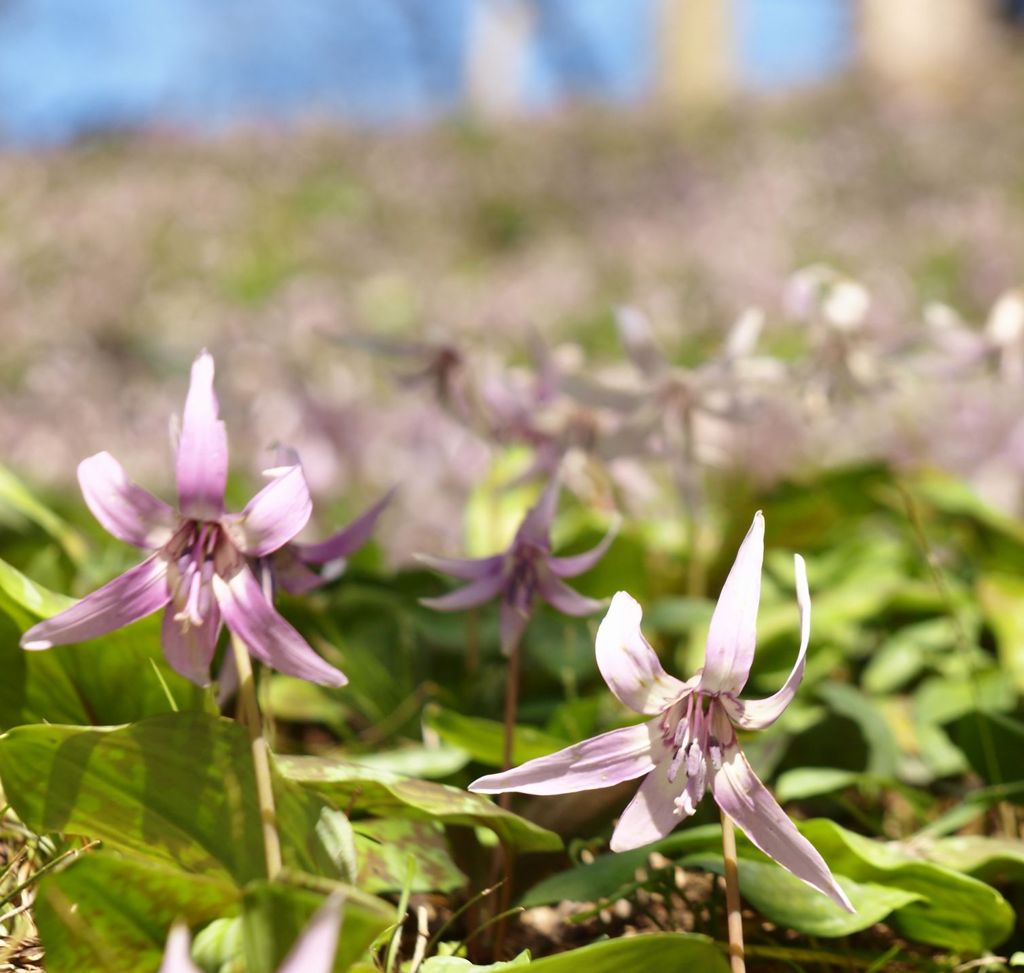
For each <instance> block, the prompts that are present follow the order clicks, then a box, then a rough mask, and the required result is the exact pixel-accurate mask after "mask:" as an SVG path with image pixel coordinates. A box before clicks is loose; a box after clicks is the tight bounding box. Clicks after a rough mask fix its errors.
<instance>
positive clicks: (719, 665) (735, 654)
mask: <svg viewBox="0 0 1024 973" xmlns="http://www.w3.org/2000/svg"><path fill="white" fill-rule="evenodd" d="M763 560H764V517H763V516H762V515H761V511H760V510H759V511H758V512H757V513H756V514H754V522H753V524H751V525H750V530H749V531H747V536H746V537H745V538H743V543H742V544H740V549H739V552H738V553H737V554H736V560H735V561H734V562H733V566H732V570H731V571H730V572H729V576H728V577H727V578H726V579H725V584H724V585H722V593H721V594H720V595H719V596H718V604H717V605H715V612H714V614H713V615H712V616H711V626H710V628H709V629H708V642H707V652H706V656H705V660H704V675H703V678H702V680H701V688H702V689H706V690H708V691H709V692H722V693H738V692H739V691H740V690H741V689H742V688H743V687H744V686H745V685H746V683H747V676H748V675H749V674H750V664H751V662H753V661H754V644H755V642H756V640H757V605H758V602H759V601H760V598H761V563H762V561H763Z"/></svg>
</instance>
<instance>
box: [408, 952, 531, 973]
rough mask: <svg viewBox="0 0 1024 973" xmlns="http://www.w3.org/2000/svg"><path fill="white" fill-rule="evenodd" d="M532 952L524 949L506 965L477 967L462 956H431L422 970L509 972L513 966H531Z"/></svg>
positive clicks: (425, 972) (432, 972)
mask: <svg viewBox="0 0 1024 973" xmlns="http://www.w3.org/2000/svg"><path fill="white" fill-rule="evenodd" d="M529 965H530V951H529V950H528V949H524V950H523V951H522V952H521V953H520V954H519V955H518V956H517V957H515V959H510V960H508V961H507V962H505V963H488V964H487V965H486V966H477V965H476V964H475V963H470V961H469V960H468V959H463V958H462V957H461V956H431V957H429V958H428V959H426V960H424V962H423V965H422V966H421V967H420V969H421V970H422V971H423V973H489V971H490V970H507V969H509V967H513V966H529Z"/></svg>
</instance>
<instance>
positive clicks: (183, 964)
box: [158, 922, 200, 973]
mask: <svg viewBox="0 0 1024 973" xmlns="http://www.w3.org/2000/svg"><path fill="white" fill-rule="evenodd" d="M158 973H200V969H199V967H198V966H196V964H195V963H193V962H192V944H191V938H190V936H189V934H188V928H187V927H186V926H185V924H184V923H180V922H179V923H175V924H174V926H173V927H172V928H171V931H170V933H168V935H167V947H166V948H165V949H164V961H163V962H162V963H161V964H160V969H159V971H158Z"/></svg>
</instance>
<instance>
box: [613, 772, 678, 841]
mask: <svg viewBox="0 0 1024 973" xmlns="http://www.w3.org/2000/svg"><path fill="white" fill-rule="evenodd" d="M668 764H669V761H668V760H667V759H664V760H662V761H661V763H659V764H658V766H657V767H655V768H654V770H652V771H651V773H649V774H648V775H647V779H646V780H645V781H644V782H643V783H642V784H641V785H640V790H638V791H637V792H636V796H635V797H634V798H633V800H632V801H630V802H629V804H627V805H626V810H625V811H623V812H622V816H621V817H620V818H619V823H618V824H617V825H616V826H615V831H613V832H612V840H611V842H610V844H609V847H610V848H611V850H612V851H631V850H632V849H633V848H640V847H642V846H643V845H649V844H650V843H651V842H652V841H657V840H658V839H660V838H664V837H665V835H667V834H668V833H669V832H670V831H671V830H672V829H673V828H674V827H675V826H676V825H677V824H679V822H680V821H682V820H683V819H684V818H685V817H688V816H689V815H686V814H684V813H683V811H682V808H681V807H680V806H679V805H678V804H677V803H676V801H677V799H678V798H681V797H682V795H683V792H684V791H685V790H686V784H687V778H686V774H685V773H679V774H677V776H676V779H675V780H674V781H673V780H669V779H668Z"/></svg>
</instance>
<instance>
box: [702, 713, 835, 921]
mask: <svg viewBox="0 0 1024 973" xmlns="http://www.w3.org/2000/svg"><path fill="white" fill-rule="evenodd" d="M713 712H714V715H713V716H712V733H713V734H714V735H715V736H716V737H717V738H718V739H719V740H721V741H723V747H722V756H721V766H720V767H715V766H714V765H712V768H711V793H712V794H713V795H714V798H715V801H716V802H717V803H718V806H719V807H720V808H721V809H722V810H723V811H724V812H725V813H726V814H728V815H729V817H730V818H732V820H733V821H734V822H735V823H736V824H737V825H738V826H739V827H740V828H742V829H743V832H744V833H745V834H746V836H747V837H748V838H749V839H750V840H751V841H752V842H753V843H754V844H755V845H756V846H757V847H758V848H760V849H761V851H763V852H764V853H765V854H766V855H767V856H768V857H769V858H772V859H774V860H775V861H776V862H778V863H779V864H780V865H781V866H782V867H783V868H784V869H786V871H788V872H792V874H794V875H795V876H796V877H797V878H799V879H800V880H801V881H803V882H806V883H807V884H808V885H809V886H811V888H813V889H817V890H818V891H819V892H821V893H823V894H824V895H827V896H828V897H829V898H830V899H832V901H833V902H835V903H836V904H838V905H840V906H842V908H844V909H846V910H847V911H848V912H853V911H854V909H853V906H852V905H851V904H850V900H849V899H848V898H847V897H846V893H845V892H843V890H842V889H841V888H840V887H839V886H838V885H837V884H836V880H835V879H834V878H833V877H832V872H831V871H829V867H828V865H826V864H825V860H824V859H823V858H822V857H821V855H819V854H818V852H817V850H816V849H815V847H814V845H812V844H811V843H810V842H809V841H808V840H807V839H806V838H805V837H804V836H803V835H802V834H800V832H799V831H797V829H796V826H795V825H794V824H793V822H792V821H790V819H789V817H788V816H787V815H786V812H785V811H783V810H782V808H781V807H779V805H778V802H777V801H776V800H775V798H774V797H772V795H771V793H770V792H769V791H768V788H767V787H765V786H764V784H762V783H761V781H760V780H758V778H757V776H756V775H755V774H754V771H753V770H751V768H750V764H749V763H747V758H746V757H744V756H743V751H742V750H740V748H739V746H738V744H737V743H736V735H735V734H734V733H733V731H732V726H731V725H730V724H729V718H728V716H727V715H726V714H725V712H724V711H722V710H720V709H719V708H718V707H713ZM726 740H728V741H729V742H728V743H725V742H724V741H726Z"/></svg>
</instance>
